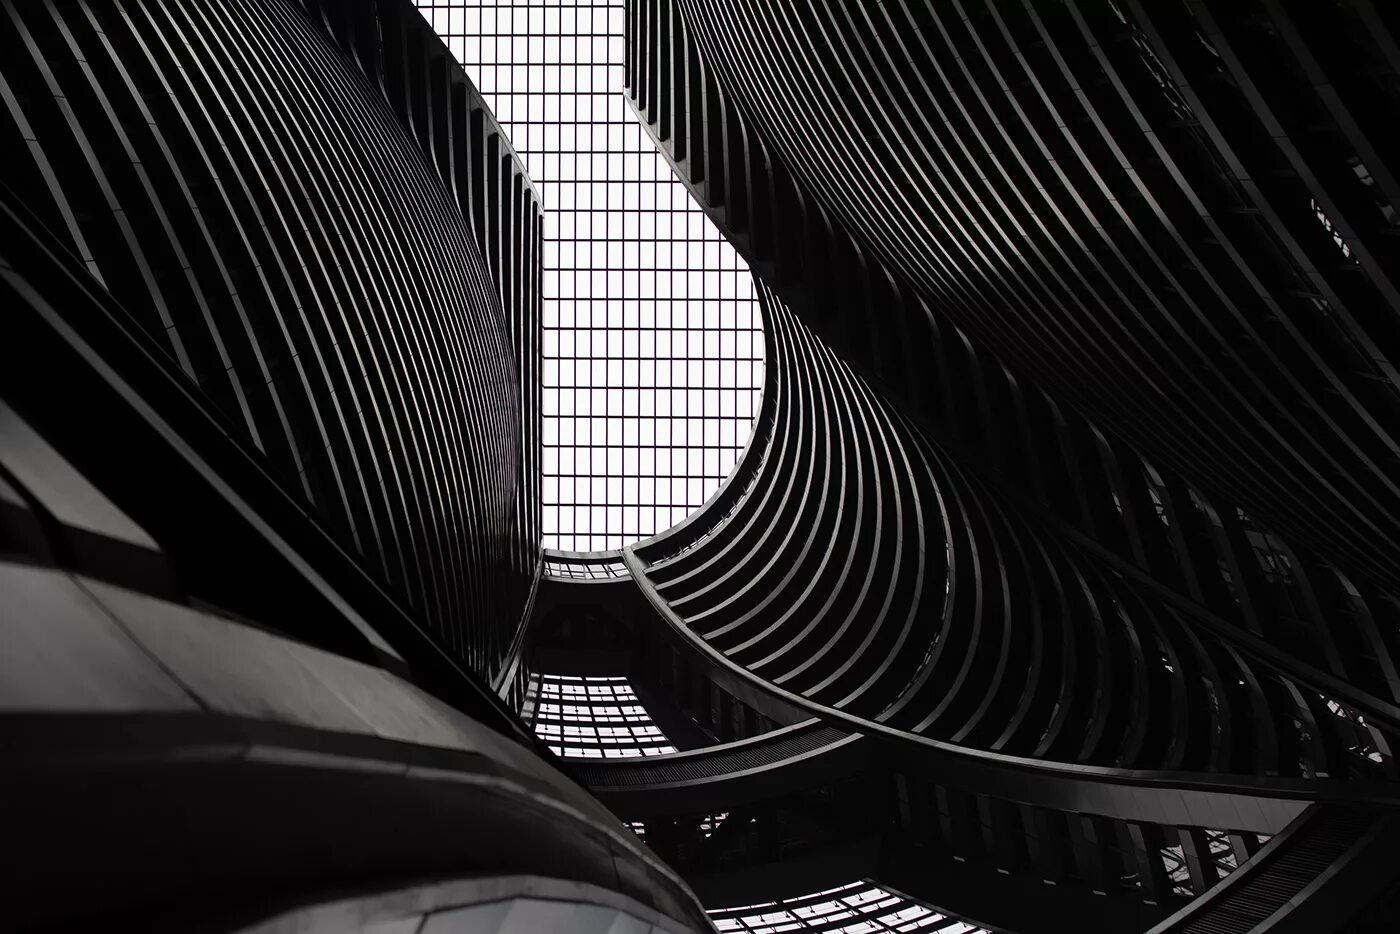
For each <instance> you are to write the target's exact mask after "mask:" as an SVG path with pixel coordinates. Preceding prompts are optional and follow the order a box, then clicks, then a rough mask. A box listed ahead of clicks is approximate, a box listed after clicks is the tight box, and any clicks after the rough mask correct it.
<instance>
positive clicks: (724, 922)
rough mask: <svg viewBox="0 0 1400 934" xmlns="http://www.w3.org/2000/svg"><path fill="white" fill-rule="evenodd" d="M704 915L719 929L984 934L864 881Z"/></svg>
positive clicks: (766, 933)
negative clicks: (707, 915) (708, 916)
mask: <svg viewBox="0 0 1400 934" xmlns="http://www.w3.org/2000/svg"><path fill="white" fill-rule="evenodd" d="M709 915H710V920H711V921H713V922H714V924H715V929H716V930H718V931H721V932H728V931H747V932H752V934H778V932H781V931H804V932H810V931H825V932H829V934H866V932H876V931H940V932H942V934H988V932H987V931H986V929H984V928H979V927H977V926H976V925H974V924H968V923H967V922H965V921H958V920H955V919H953V918H950V917H949V916H948V915H945V914H942V913H940V912H938V911H935V910H934V909H932V908H929V907H928V906H926V905H922V904H920V903H919V902H916V901H913V900H912V899H909V898H906V897H905V896H903V895H899V894H896V893H894V892H887V891H886V890H884V889H882V888H880V887H879V886H878V885H875V884H874V883H873V882H869V881H864V880H863V881H859V882H851V883H848V884H846V885H843V886H840V887H838V888H834V889H827V890H826V891H822V892H813V893H812V894H810V895H800V896H796V897H794V898H785V899H782V900H781V901H776V902H763V903H761V904H757V905H743V906H738V907H734V908H722V909H717V910H714V911H711V912H709Z"/></svg>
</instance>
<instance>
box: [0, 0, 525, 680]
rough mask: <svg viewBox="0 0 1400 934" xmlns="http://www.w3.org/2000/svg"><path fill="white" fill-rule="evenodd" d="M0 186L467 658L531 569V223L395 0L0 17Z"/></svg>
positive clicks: (27, 7)
mask: <svg viewBox="0 0 1400 934" xmlns="http://www.w3.org/2000/svg"><path fill="white" fill-rule="evenodd" d="M3 21H4V23H5V28H4V29H3V30H0V35H3V40H0V43H3V46H2V50H3V64H0V99H3V102H4V108H3V111H2V112H0V139H4V140H5V141H6V151H7V152H9V153H11V154H12V156H13V158H11V159H10V160H9V162H8V163H7V166H6V181H7V183H8V184H9V185H10V186H11V187H12V188H13V189H14V190H15V192H16V193H17V194H18V196H19V198H20V200H22V202H23V203H24V205H25V206H26V207H27V208H28V210H30V211H32V212H33V213H34V215H35V216H36V217H37V218H38V220H39V222H40V223H42V224H43V225H45V226H46V227H47V228H48V231H49V232H50V233H51V234H52V235H53V236H54V237H55V238H56V239H57V240H58V242H59V243H61V245H62V247H63V248H65V249H66V250H68V251H70V252H71V253H72V254H73V255H74V257H75V258H76V259H77V260H78V261H79V262H80V263H81V264H82V265H83V266H85V267H86V269H87V271H88V272H89V273H90V274H91V276H92V278H93V280H94V282H95V283H97V284H99V285H100V286H101V287H102V288H104V289H105V290H106V291H107V293H108V294H110V296H111V297H112V299H113V300H114V301H115V302H116V303H118V304H119V305H120V306H121V307H122V308H123V309H124V310H125V311H126V312H127V313H128V314H129V315H130V316H131V317H132V319H133V320H134V321H135V323H136V324H137V325H138V326H139V328H140V329H141V330H142V331H144V334H145V337H146V338H147V339H148V340H149V342H150V346H152V347H154V348H157V349H158V352H159V353H160V354H161V355H162V356H164V357H165V358H166V360H167V362H168V364H169V365H170V366H172V367H173V368H174V369H176V370H177V371H178V372H180V373H181V374H183V376H184V377H185V378H186V379H187V380H188V385H189V386H190V387H191V388H195V387H197V390H198V392H199V393H200V394H201V395H202V396H203V397H204V399H205V400H206V401H207V402H208V403H209V404H211V405H212V406H213V407H214V408H215V409H216V410H217V411H218V412H219V416H220V418H221V419H222V421H223V424H224V426H225V430H226V431H227V432H228V433H229V434H230V435H231V436H233V437H234V438H236V439H237V440H238V441H239V442H240V443H241V444H242V445H243V446H244V447H245V448H246V449H247V450H248V451H249V452H251V453H252V454H253V455H254V456H255V458H256V459H257V460H258V461H259V463H260V464H261V465H262V467H263V468H264V469H265V470H266V471H267V472H268V473H269V474H271V475H272V476H274V477H275V478H276V479H277V480H278V482H279V483H281V484H282V485H283V486H284V488H285V489H287V490H288V491H289V493H291V494H292V495H293V496H294V497H296V498H297V499H298V500H299V501H300V503H301V505H302V506H303V508H304V509H305V510H306V511H307V512H308V513H310V514H312V515H313V516H314V517H315V520H316V521H317V522H319V523H321V524H323V525H324V527H325V528H326V529H327V531H328V532H329V533H330V534H331V535H332V536H333V537H334V538H335V539H336V540H337V541H338V542H339V543H340V545H341V546H342V547H343V548H344V549H345V551H347V552H348V553H350V554H352V555H353V556H354V557H355V558H356V559H357V560H358V561H359V562H360V563H361V564H362V565H363V566H364V567H365V568H366V569H368V571H369V572H370V573H371V574H372V575H374V577H375V578H376V579H377V580H378V581H379V582H380V584H381V585H382V586H383V587H385V588H386V589H387V590H388V591H389V592H391V593H392V594H394V596H395V598H396V599H398V600H399V601H401V602H402V603H403V604H404V605H405V606H406V608H407V609H408V610H409V612H410V613H412V614H413V615H414V616H415V617H417V618H418V619H420V620H421V621H422V622H423V623H424V624H425V625H426V627H427V628H428V629H430V630H431V631H432V633H433V634H434V636H435V637H436V638H437V639H438V641H439V642H440V644H441V645H443V646H444V647H446V649H447V650H448V651H449V653H450V654H452V655H453V656H454V657H455V658H456V659H457V660H458V661H459V663H461V664H464V665H466V666H467V667H470V668H472V669H473V670H475V671H478V672H480V673H482V674H483V675H485V676H486V677H488V678H494V677H496V676H497V675H502V674H508V673H509V672H508V671H507V669H508V668H509V666H510V663H511V658H512V653H513V652H514V651H516V650H517V648H518V647H517V646H516V635H517V632H518V630H519V628H520V625H521V623H522V622H523V619H522V617H523V615H524V611H525V609H526V605H527V602H528V599H529V595H530V593H531V590H532V588H533V584H534V580H535V575H536V569H537V559H538V537H539V527H538V497H537V495H536V486H535V484H536V480H535V475H536V473H537V466H538V463H537V459H536V456H535V446H536V430H535V427H534V422H535V419H536V418H537V414H536V413H537V412H538V408H537V405H536V399H537V388H536V386H535V383H536V382H537V380H538V374H537V371H536V368H535V364H534V359H535V357H536V355H537V354H538V341H537V339H536V337H535V331H536V329H537V327H538V319H537V315H536V306H537V302H538V272H537V268H536V267H537V265H538V259H539V250H538V244H539V238H540V228H539V207H538V204H537V201H536V199H535V197H534V193H533V191H532V190H531V189H530V185H529V181H528V179H526V178H525V177H524V174H523V170H522V169H521V168H520V166H519V164H518V162H517V161H516V160H515V159H514V157H513V154H512V153H511V152H510V150H509V147H508V144H506V143H504V142H503V140H502V138H501V136H500V134H499V131H498V130H497V129H496V127H495V125H494V121H493V120H492V118H491V117H490V114H489V112H487V111H486V110H485V108H484V105H483V104H482V103H481V101H480V99H479V98H478V97H477V96H476V94H475V91H474V90H473V89H472V88H471V87H470V85H469V84H468V83H467V82H466V79H465V77H464V76H463V74H462V73H461V70H460V68H458V67H457V66H456V65H455V63H454V62H453V61H452V59H451V57H450V56H449V55H448V54H447V52H446V49H445V48H443V47H442V45H441V43H440V42H438V40H437V39H436V38H435V37H433V36H432V34H431V31H430V30H428V28H427V26H426V24H425V23H423V22H422V20H421V17H419V16H418V14H417V13H416V12H415V11H414V10H412V8H411V7H410V6H409V5H408V4H407V3H397V2H395V3H381V4H377V5H376V4H372V3H369V2H352V3H343V4H342V3H336V4H328V5H326V7H325V8H324V9H323V8H322V7H321V6H320V5H318V4H315V3H312V4H306V5H303V4H297V3H293V2H291V0H270V2H253V0H229V2H226V3H225V2H221V3H216V4H213V5H201V6H184V5H173V6H172V5H168V4H161V3H155V2H150V3H145V2H136V3H127V4H91V5H71V4H62V3H39V2H30V3H18V4H11V5H8V6H7V7H6V8H5V10H4V11H3Z"/></svg>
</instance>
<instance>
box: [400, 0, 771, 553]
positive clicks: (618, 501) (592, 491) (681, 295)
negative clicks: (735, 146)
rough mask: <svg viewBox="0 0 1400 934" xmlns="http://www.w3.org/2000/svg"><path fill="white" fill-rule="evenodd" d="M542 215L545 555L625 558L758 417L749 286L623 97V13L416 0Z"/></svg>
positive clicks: (731, 454)
mask: <svg viewBox="0 0 1400 934" xmlns="http://www.w3.org/2000/svg"><path fill="white" fill-rule="evenodd" d="M417 3H418V7H419V9H420V10H421V11H422V13H423V15H424V17H425V18H426V19H427V20H428V22H429V23H431V24H432V26H433V28H434V29H435V30H436V31H437V33H438V34H439V35H440V36H441V37H442V38H443V40H444V41H445V42H446V43H447V46H448V48H449V49H450V50H451V51H452V53H453V54H454V55H455V56H456V57H457V60H458V61H460V62H461V63H462V65H463V67H464V68H465V70H466V72H467V74H468V76H469V77H470V78H471V79H472V81H473V82H475V84H476V86H477V88H478V89H479V90H480V91H481V94H482V97H483V98H485V100H486V101H487V103H488V104H489V105H490V106H491V108H492V109H493V110H494V111H495V114H496V118H497V120H499V122H500V124H501V126H502V128H503V129H504V130H505V132H506V133H507V134H508V135H509V137H510V140H511V144H512V145H513V146H514V148H515V150H516V151H517V152H518V153H519V154H520V155H521V157H522V158H523V159H524V161H525V164H526V168H527V169H528V171H529V173H530V177H531V179H533V180H534V182H535V187H536V189H537V190H538V191H539V193H540V198H541V201H542V202H543V205H544V228H545V234H544V237H545V257H544V268H545V272H544V328H545V332H544V357H545V359H544V367H543V373H544V376H543V381H544V387H543V389H544V425H543V431H544V451H543V464H544V466H543V473H544V476H543V478H542V479H543V510H544V516H543V519H544V545H545V547H546V548H557V549H561V550H565V551H598V550H603V549H611V548H620V547H622V546H624V545H627V544H630V543H632V542H634V541H637V540H638V539H641V538H646V537H649V536H651V535H653V534H655V533H657V532H660V531H664V530H665V529H668V528H670V527H671V526H673V525H675V524H676V523H678V522H680V521H681V520H682V519H684V518H685V517H686V516H688V515H689V514H690V513H691V512H693V511H694V510H695V509H696V508H698V507H699V506H701V505H702V504H703V503H704V502H705V500H706V499H708V498H709V496H710V495H711V494H712V493H713V492H714V491H715V489H716V488H717V487H718V486H719V484H720V483H721V482H722V481H723V480H724V478H725V477H726V476H728V475H729V472H730V471H731V470H732V469H733V466H734V463H735V461H736V460H737V459H738V457H739V454H740V453H741V452H742V450H743V446H744V444H745V442H746V441H747V440H748V436H749V433H750V431H751V429H752V427H753V421H754V417H755V416H756V414H757V412H758V404H759V395H760V392H761V390H762V386H763V333H762V323H761V321H760V318H759V309H758V302H757V299H756V297H755V295H754V288H753V280H752V278H751V277H750V275H749V273H748V268H747V266H746V264H745V263H744V261H743V259H742V258H741V257H740V256H739V255H738V254H737V253H736V252H735V251H734V249H733V247H731V246H730V245H729V243H728V242H727V241H725V240H724V238H723V237H722V236H721V235H720V234H719V231H718V230H716V229H715V227H714V225H713V224H711V222H710V221H709V219H708V218H707V217H706V216H705V214H704V212H703V211H701V209H700V207H699V206H698V205H697V204H696V203H695V201H694V200H693V199H692V198H691V197H690V194H689V192H688V191H687V190H686V188H685V186H684V185H683V184H681V182H680V181H679V180H677V179H676V177H675V174H674V173H673V172H672V170H671V168H670V166H669V165H668V164H667V163H666V161H665V159H663V158H662V157H661V155H660V154H659V153H657V152H656V149H655V146H654V145H653V143H652V142H651V139H650V137H648V136H647V134H646V132H645V131H644V130H643V128H642V125H641V123H640V122H639V121H638V119H637V117H636V115H635V114H633V112H632V110H631V108H630V107H629V106H628V104H627V101H626V98H625V96H624V94H623V90H622V86H623V5H622V0H594V2H587V0H584V2H558V0H523V2H516V3H510V2H504V3H491V2H484V0H417Z"/></svg>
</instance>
